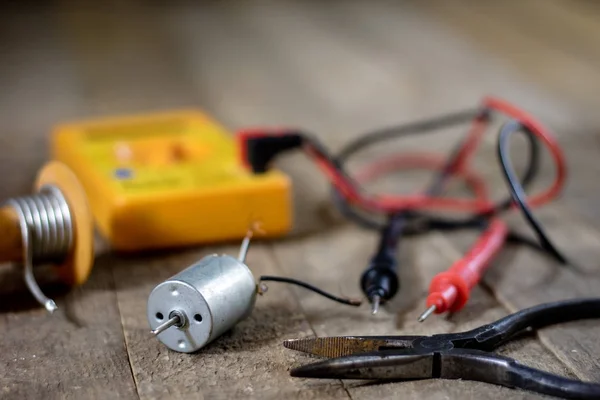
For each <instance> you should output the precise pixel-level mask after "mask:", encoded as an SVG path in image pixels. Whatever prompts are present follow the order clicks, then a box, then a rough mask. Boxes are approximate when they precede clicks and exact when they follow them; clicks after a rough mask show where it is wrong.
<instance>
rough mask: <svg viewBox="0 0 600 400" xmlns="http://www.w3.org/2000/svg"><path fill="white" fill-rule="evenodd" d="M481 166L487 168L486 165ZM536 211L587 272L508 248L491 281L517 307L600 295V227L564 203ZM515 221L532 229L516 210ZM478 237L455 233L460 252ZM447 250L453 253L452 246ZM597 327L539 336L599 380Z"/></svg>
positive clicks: (585, 375)
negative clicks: (598, 259)
mask: <svg viewBox="0 0 600 400" xmlns="http://www.w3.org/2000/svg"><path fill="white" fill-rule="evenodd" d="M481 170H486V167H485V166H484V165H483V164H482V165H481ZM487 170H488V174H486V176H488V177H489V178H490V184H492V185H494V184H495V186H496V187H497V188H502V187H503V186H502V185H504V183H503V181H501V178H500V177H498V175H497V174H494V173H490V172H491V171H489V167H488V168H487ZM544 172H549V171H547V170H546V171H544ZM572 179H576V177H573V178H572ZM535 214H536V216H537V217H538V218H539V219H540V220H541V222H542V223H543V226H544V227H545V229H546V230H547V231H548V232H549V235H550V237H551V238H552V240H553V242H554V243H556V244H557V245H558V246H559V248H560V249H561V250H562V251H564V253H565V254H567V255H568V257H569V258H570V259H571V260H573V262H574V263H575V264H576V265H577V267H579V268H581V271H580V272H576V271H573V270H570V269H565V268H561V267H560V266H559V265H558V264H557V263H556V262H555V261H554V260H552V259H551V258H550V257H549V256H546V255H543V254H540V253H539V252H537V251H534V250H532V249H529V248H526V247H523V246H520V247H517V248H515V249H512V250H507V251H506V255H505V256H504V257H500V258H499V260H498V261H497V262H496V263H494V266H493V267H492V268H491V269H490V271H489V272H488V274H487V275H486V277H485V283H486V285H487V286H489V287H490V288H491V289H492V290H493V292H494V293H495V295H496V296H497V298H498V299H499V300H500V301H501V302H502V303H503V304H505V305H506V306H507V307H509V309H511V310H513V311H516V310H519V309H522V308H526V307H530V306H533V305H536V304H539V303H543V302H548V301H556V300H561V299H566V298H574V297H594V296H597V293H598V290H597V287H598V283H599V278H598V262H597V261H596V260H597V257H598V256H599V252H598V249H599V244H600V235H599V234H598V232H597V228H595V227H594V226H590V225H589V224H587V223H586V224H584V223H582V222H579V221H578V217H577V215H576V214H575V213H573V212H572V211H569V210H568V209H567V208H565V206H564V205H562V204H561V202H560V201H557V202H556V203H553V204H550V205H547V206H544V207H542V208H540V209H539V210H536V213H535ZM509 221H510V223H511V226H513V227H514V228H515V229H518V230H519V231H523V232H525V233H529V234H530V233H531V230H530V228H529V227H528V226H527V224H526V223H525V221H524V220H523V219H522V218H521V216H520V215H518V214H516V213H514V215H511V216H510V217H509ZM440 240H448V239H440ZM473 240H474V235H473V234H463V235H452V237H451V239H450V241H451V242H452V243H454V244H455V245H457V246H458V247H459V249H460V252H463V251H465V250H466V249H467V248H468V246H469V244H470V243H472V241H473ZM439 243H440V242H438V244H439ZM445 248H446V251H450V252H452V250H450V248H449V247H445ZM454 254H455V257H458V256H459V254H458V253H454ZM597 330H598V323H597V322H596V321H582V322H574V323H569V324H565V325H562V326H557V327H552V328H547V329H544V330H543V331H541V332H540V334H539V336H540V338H541V339H542V341H543V343H544V344H545V345H546V346H547V347H548V348H549V349H550V350H552V351H553V352H554V353H555V354H556V355H557V357H558V358H559V359H561V360H562V361H563V362H565V363H566V364H567V365H568V366H569V367H570V368H571V369H572V370H573V371H574V373H576V374H577V376H579V377H580V378H581V379H585V380H591V381H598V380H599V379H600V375H599V372H598V371H600V368H599V366H598V363H597V357H596V355H597V354H598V352H599V351H600V349H598V346H597V344H596V340H595V336H596V335H595V333H596V332H597Z"/></svg>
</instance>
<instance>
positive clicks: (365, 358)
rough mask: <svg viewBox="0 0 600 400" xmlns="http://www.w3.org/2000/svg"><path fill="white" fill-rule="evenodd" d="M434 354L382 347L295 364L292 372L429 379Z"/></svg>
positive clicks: (333, 376)
mask: <svg viewBox="0 0 600 400" xmlns="http://www.w3.org/2000/svg"><path fill="white" fill-rule="evenodd" d="M434 358H435V354H434V353H432V352H430V353H425V354H418V353H415V352H414V351H412V350H382V351H373V352H369V353H364V354H361V355H349V356H343V357H338V358H333V359H329V360H325V361H321V362H316V363H313V364H307V365H304V366H302V367H298V368H294V369H292V370H291V371H290V375H291V376H294V377H300V378H324V379H382V380H389V379H393V380H396V379H427V378H431V377H432V371H433V368H434Z"/></svg>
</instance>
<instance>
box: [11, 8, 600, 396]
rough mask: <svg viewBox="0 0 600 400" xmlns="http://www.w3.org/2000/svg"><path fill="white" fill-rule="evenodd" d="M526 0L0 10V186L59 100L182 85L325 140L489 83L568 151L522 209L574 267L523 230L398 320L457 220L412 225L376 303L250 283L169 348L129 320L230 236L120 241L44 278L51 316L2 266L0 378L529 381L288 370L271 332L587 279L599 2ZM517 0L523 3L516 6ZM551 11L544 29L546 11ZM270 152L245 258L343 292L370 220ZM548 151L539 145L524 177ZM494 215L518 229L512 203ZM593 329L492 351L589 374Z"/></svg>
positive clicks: (147, 385) (465, 317) (16, 187)
mask: <svg viewBox="0 0 600 400" xmlns="http://www.w3.org/2000/svg"><path fill="white" fill-rule="evenodd" d="M542 3H544V4H546V2H542V1H537V0H532V1H529V2H523V4H519V3H518V2H506V3H505V2H503V3H502V4H500V3H497V2H496V3H494V4H492V3H489V2H475V1H470V0H460V1H457V2H455V3H453V5H448V4H447V3H445V2H440V1H426V2H402V3H395V2H385V1H372V2H361V1H343V2H342V1H332V2H327V3H322V2H295V1H275V0H270V1H261V2H239V1H238V2H236V1H220V2H203V3H193V2H182V3H178V4H176V5H174V4H166V3H165V2H159V1H155V2H149V3H144V2H139V1H133V0H131V1H111V2H107V3H105V4H103V5H102V6H99V5H98V3H96V2H92V1H87V2H78V3H74V2H68V1H63V2H58V3H55V4H53V5H51V6H47V7H44V8H43V9H36V10H33V11H32V10H30V9H27V8H26V7H25V8H19V9H13V10H9V11H7V12H6V13H4V15H3V16H0V18H1V22H2V23H1V24H0V29H1V30H2V33H4V35H1V36H0V46H1V47H0V50H1V51H2V55H3V59H4V60H6V62H3V63H1V64H0V72H1V73H0V82H1V83H2V84H3V88H4V89H3V91H4V93H8V94H9V95H8V96H3V97H2V98H0V118H1V119H2V121H3V124H4V127H3V130H4V132H6V133H4V132H3V133H2V134H0V146H1V149H2V151H1V152H0V165H1V166H2V168H3V169H6V170H9V171H11V173H10V174H4V175H3V177H2V185H0V195H2V197H6V196H9V195H15V194H23V193H27V191H28V190H29V187H30V184H31V182H32V180H33V177H34V175H35V172H36V171H37V169H38V168H39V166H40V165H41V164H42V163H43V162H44V160H45V159H46V153H47V152H46V147H47V146H46V144H47V135H46V134H47V132H48V131H49V130H50V128H51V126H52V125H53V124H55V123H57V122H60V121H64V120H68V119H73V118H87V117H90V116H96V117H97V116H104V115H115V114H124V113H132V112H138V111H151V110H163V109H168V108H179V107H189V106H195V107H199V108H202V109H205V110H207V111H208V112H209V113H211V114H212V115H214V116H215V117H216V118H217V119H219V120H220V121H221V122H222V123H224V124H225V125H226V126H227V127H229V128H231V129H232V130H234V129H236V128H239V127H243V126H252V125H272V126H281V125H286V126H300V127H303V128H305V129H307V130H310V131H312V132H315V134H316V135H318V136H319V137H320V138H321V139H322V140H323V141H324V142H325V144H326V145H328V146H329V147H331V148H332V149H334V150H338V149H340V148H341V146H342V145H343V144H344V143H345V142H347V141H348V140H350V139H351V138H352V137H355V136H356V135H358V134H359V133H360V132H363V131H365V130H367V129H371V128H377V127H380V126H385V125H389V124H396V123H399V122H408V121H411V120H414V119H418V118H423V117H428V116H432V115H436V114H439V113H443V112H448V111H454V110H458V109H461V108H467V107H469V108H470V107H473V106H476V105H477V104H478V102H479V101H480V99H481V98H482V96H484V95H486V94H489V93H493V94H496V95H499V96H501V97H505V98H507V99H509V100H512V101H514V102H516V103H518V104H520V105H522V106H524V107H525V108H526V109H527V110H528V111H530V112H531V113H532V114H534V115H536V116H537V117H538V118H540V119H541V120H542V121H544V122H545V123H547V124H548V125H550V126H551V127H552V128H553V129H554V130H555V131H556V132H557V135H558V136H559V139H560V140H561V143H562V144H564V146H565V149H566V152H567V155H568V158H569V160H570V167H571V177H570V179H571V181H570V183H569V188H568V191H567V192H566V193H565V196H564V199H563V200H562V201H561V203H560V204H557V205H554V206H551V207H548V208H546V209H543V210H541V211H540V213H541V214H540V215H541V218H542V220H543V222H544V223H545V224H546V225H547V226H548V228H549V229H550V230H551V234H552V236H553V237H554V238H555V239H556V240H559V241H560V242H561V243H563V246H561V247H563V248H564V249H565V251H566V252H567V253H568V254H570V255H572V257H573V258H574V259H575V260H576V261H577V263H578V264H581V265H583V266H585V275H577V274H575V273H573V272H571V271H564V270H562V269H560V268H559V267H558V266H556V265H555V264H553V263H552V262H551V261H549V260H548V259H547V258H545V257H544V256H541V255H539V254H537V253H534V252H532V251H530V250H527V249H521V248H519V249H517V250H514V251H512V252H510V251H509V250H508V249H507V252H506V253H507V254H505V255H504V256H503V258H501V259H499V260H498V262H497V263H496V265H494V266H493V268H492V269H491V270H490V272H489V274H487V276H486V278H485V283H486V284H485V285H484V286H482V287H478V288H476V289H475V291H474V292H473V297H472V300H471V301H470V303H469V304H468V305H467V307H465V308H464V309H463V311H461V312H460V313H457V314H456V315H453V316H451V317H450V318H441V317H438V316H433V317H432V318H431V319H430V320H428V321H427V322H426V323H425V324H418V323H417V322H416V317H417V316H418V314H419V313H420V311H422V308H423V306H424V297H425V295H426V289H427V284H428V282H429V280H430V279H431V278H432V277H433V276H434V275H435V274H436V273H437V272H440V271H442V270H445V269H447V268H448V267H449V265H450V264H451V262H452V261H453V260H454V259H455V258H456V257H457V255H458V254H460V252H462V251H464V250H465V249H466V248H467V246H468V244H469V243H470V242H471V241H472V240H473V239H474V235H473V234H472V233H464V234H456V235H454V234H453V235H451V237H450V239H449V237H448V236H445V235H444V236H441V235H439V234H432V235H427V236H423V237H419V238H411V239H407V240H406V241H404V242H403V244H402V247H401V249H400V250H399V258H400V260H401V265H402V270H401V275H402V276H401V279H402V284H403V286H402V291H401V293H400V295H399V296H398V297H397V298H396V299H395V300H394V302H392V303H391V304H389V305H388V306H386V309H385V312H382V313H381V314H380V315H377V316H376V317H372V316H371V315H370V313H369V312H368V307H367V306H366V305H365V306H364V307H361V308H359V309H353V308H348V307H344V306H341V305H338V304H335V303H331V302H328V301H326V300H323V299H322V298H320V297H318V296H316V295H314V294H312V293H307V292H306V291H304V290H302V289H299V288H290V287H286V286H284V285H281V284H277V283H271V284H270V285H269V291H268V292H267V293H266V294H265V295H264V296H262V297H260V298H259V299H258V302H257V307H256V309H255V310H254V312H253V314H252V315H251V317H250V318H249V319H247V320H246V321H244V322H242V323H241V324H239V325H238V326H236V327H235V328H234V329H233V330H232V331H231V332H229V333H227V334H226V335H224V336H223V337H221V338H219V339H217V340H216V341H215V342H213V343H212V344H210V345H209V346H207V347H206V348H205V349H202V350H201V351H199V352H198V353H196V354H193V355H189V354H180V353H175V352H172V351H169V350H167V349H166V348H165V347H164V346H162V345H161V344H160V343H159V342H158V341H156V340H155V339H154V338H152V337H151V336H150V333H149V332H148V324H147V321H146V300H147V296H148V294H149V293H150V291H151V289H152V288H153V287H154V286H155V285H156V284H157V283H159V282H161V281H162V280H164V279H166V278H168V277H170V276H172V275H173V274H175V273H177V272H178V271H180V270H181V269H183V268H185V267H187V266H188V265H189V264H191V263H192V262H194V261H196V260H198V259H199V258H201V257H203V256H204V255H207V254H210V253H213V252H226V253H235V252H236V250H237V247H236V244H233V243H229V244H223V245H222V246H199V247H198V248H191V249H186V250H180V251H172V252H157V253H153V254H146V255H139V256H129V257H125V256H119V255H116V254H104V251H101V252H100V253H102V254H101V255H100V257H99V259H98V261H97V264H96V267H95V269H94V273H93V275H92V277H91V278H90V281H89V282H88V283H87V284H86V285H84V286H83V287H82V288H80V289H78V290H76V291H74V292H72V293H70V294H65V293H64V290H62V289H61V288H55V289H54V288H53V289H52V290H53V292H52V293H53V294H56V295H57V296H58V298H59V306H60V307H61V310H62V311H61V312H62V313H63V314H60V315H58V316H54V317H47V316H46V315H45V314H44V312H43V311H42V310H40V309H39V308H38V307H37V305H35V304H34V303H33V301H31V299H30V298H29V296H28V294H27V293H26V292H25V289H24V285H23V283H22V282H21V279H22V278H21V275H20V272H19V271H18V270H16V269H10V268H5V269H3V270H2V271H0V272H2V275H1V276H2V278H3V279H2V280H1V282H2V283H1V285H2V286H1V288H0V293H2V295H1V296H0V297H1V299H2V307H0V309H1V311H2V313H3V314H2V318H0V327H2V328H3V330H4V331H5V338H4V339H5V340H3V342H2V344H0V376H2V378H0V387H1V388H2V391H3V392H2V394H3V396H2V397H5V398H17V397H19V398H22V397H26V398H41V397H44V398H54V397H55V398H93V397H95V398H137V397H139V398H144V399H153V398H206V399H212V398H217V399H221V398H223V399H225V398H261V399H276V398H277V399H278V398H283V397H289V398H307V399H312V398H315V399H316V398H332V399H333V398H336V399H345V398H353V399H369V398H384V399H385V398H397V397H398V394H399V393H401V394H402V397H403V398H404V397H406V398H415V399H417V398H419V399H420V398H433V399H446V398H473V399H476V398H486V397H490V396H495V397H496V396H502V397H504V398H506V399H524V398H527V399H529V398H538V397H541V396H536V395H534V394H531V393H528V392H523V391H516V390H511V389H507V388H501V387H496V386H493V385H488V384H483V383H478V382H469V381H464V380H463V381H443V380H426V381H413V382H398V383H385V384H365V383H364V382H354V381H344V382H341V381H337V380H333V381H314V380H302V379H296V378H291V377H289V373H288V371H289V369H290V368H292V367H293V366H297V365H301V364H304V363H307V362H312V361H314V359H313V358H309V357H306V356H304V355H302V354H298V353H295V352H293V351H290V350H287V349H284V348H283V346H282V345H281V342H282V341H283V340H284V339H287V338H293V337H303V336H312V335H319V336H323V335H346V334H395V333H396V334H433V333H438V332H456V331H461V330H466V329H470V328H473V327H475V326H479V325H481V324H484V323H487V322H490V321H493V320H495V319H497V318H500V317H502V316H504V315H506V314H507V313H508V312H511V311H515V310H517V309H520V308H523V307H528V306H531V305H534V304H537V303H539V302H542V301H548V300H555V299H559V298H563V297H575V296H591V295H595V294H596V293H597V290H595V288H597V286H598V283H599V282H598V269H597V265H596V264H597V262H595V261H594V260H595V256H596V255H597V252H598V249H599V248H600V246H599V245H600V243H599V242H600V235H599V234H598V233H597V228H598V226H600V214H599V213H598V212H597V210H596V206H595V205H596V204H597V201H598V200H600V192H599V191H598V190H597V189H596V186H594V184H593V183H594V182H595V180H596V176H597V168H596V167H594V165H595V163H594V161H593V160H594V157H596V155H597V150H598V143H599V142H598V139H597V133H598V132H597V123H598V122H599V120H598V117H597V115H596V114H597V113H596V110H595V106H596V101H595V99H596V97H597V96H596V93H597V92H598V91H597V90H596V87H597V85H598V69H597V62H598V60H597V57H596V56H597V55H598V49H597V46H594V44H595V38H596V37H597V35H599V34H598V33H597V31H598V30H599V29H600V27H599V26H600V23H597V22H596V20H597V19H596V20H595V19H594V17H593V15H594V14H593V13H594V12H600V10H598V9H597V6H596V5H594V4H593V2H586V1H573V2H568V4H569V5H567V2H565V1H561V0H554V1H549V2H548V4H547V5H542ZM571 4H576V6H571ZM534 15H536V16H538V17H539V19H536V20H535V21H534V22H531V21H532V20H531V18H532V16H534ZM556 24H561V26H564V27H565V30H564V31H560V30H557V29H554V26H555V25H556ZM563 33H564V34H563ZM548 66H552V68H550V67H548ZM32 110H34V111H35V112H32ZM461 133H462V131H461V130H460V129H453V130H448V131H444V132H441V133H439V134H436V135H435V136H431V138H422V137H418V138H410V139H407V140H405V141H402V142H399V143H397V144H396V143H394V144H391V145H382V146H375V147H374V148H373V149H370V150H368V151H365V153H364V155H361V156H359V157H358V158H357V160H356V161H355V162H353V163H352V164H351V168H352V169H353V170H354V168H357V167H359V166H360V165H361V163H362V162H364V161H365V160H367V159H372V158H373V157H377V156H380V155H381V154H388V153H391V152H393V151H397V150H404V151H411V150H415V149H423V147H426V148H427V149H428V150H431V151H440V152H445V151H447V150H449V149H450V148H451V146H452V144H453V143H454V141H455V140H456V139H457V138H458V137H459V135H460V134H461ZM494 140H495V139H494V135H490V136H489V137H488V138H486V144H485V149H484V151H483V153H482V154H481V155H480V156H479V157H478V160H477V162H478V165H479V166H480V168H481V170H482V171H485V172H486V174H487V173H489V176H490V177H491V179H492V180H493V181H494V182H495V183H497V185H494V192H495V193H496V194H505V193H506V189H505V188H504V186H503V184H502V181H501V180H500V178H499V176H498V174H497V170H496V165H495V163H496V161H495V156H494V153H493V144H494ZM546 164H547V163H546ZM278 166H279V167H280V168H282V169H283V170H285V171H286V172H287V173H289V174H290V176H291V177H292V179H293V181H294V200H295V220H296V224H295V228H294V232H293V233H292V234H291V235H290V236H289V237H287V238H282V239H280V240H275V241H272V242H269V243H267V242H263V243H256V244H255V245H253V247H252V248H251V250H250V253H249V259H248V264H249V265H250V267H251V268H252V270H253V272H254V273H255V274H256V275H259V274H275V275H287V276H293V277H297V278H302V279H305V280H308V281H310V282H313V283H317V284H318V285H319V286H322V287H323V288H325V289H327V290H330V291H332V292H336V293H342V294H344V295H347V296H360V289H359V287H358V277H359V276H360V272H361V271H362V269H363V268H364V267H365V266H366V263H367V262H368V258H369V255H370V254H371V252H372V251H373V250H374V247H375V244H376V240H377V238H376V235H374V234H373V232H367V231H364V230H361V229H359V228H357V227H355V226H353V225H351V224H350V223H348V222H346V221H344V220H343V219H341V218H340V216H339V215H337V213H336V212H335V210H333V209H332V206H331V204H330V201H329V188H328V186H327V184H326V181H325V180H324V178H323V177H322V176H321V174H320V173H319V172H318V171H317V169H316V168H315V167H314V166H313V165H312V164H311V163H310V162H309V161H308V160H306V159H305V158H304V157H303V156H301V155H289V156H285V157H283V158H282V159H281V160H279V161H278ZM551 172H552V170H551V168H550V166H548V165H545V166H544V169H543V174H544V176H550V174H551ZM426 176H427V175H425V174H423V173H410V174H406V175H403V178H402V179H399V178H398V176H394V177H392V178H391V179H389V180H384V181H382V182H379V183H377V185H374V188H377V189H386V188H387V189H390V188H391V189H392V190H396V191H409V190H416V189H419V188H420V187H421V184H422V182H423V179H425V177H426ZM581 215H582V216H583V217H581ZM582 220H583V222H582ZM510 221H511V224H512V226H514V227H516V228H519V229H523V228H524V227H523V224H522V222H520V220H519V218H517V217H516V216H515V217H512V218H511V219H510ZM101 247H102V246H101ZM42 279H43V280H44V282H46V279H47V278H46V277H45V275H44V277H42ZM597 330H598V324H597V323H596V322H595V321H587V322H576V323H570V324H567V325H565V326H558V327H552V328H547V329H544V330H543V331H541V332H540V334H539V340H538V337H528V338H524V339H522V340H519V341H516V342H514V343H511V344H509V345H506V346H504V347H502V348H501V349H499V352H500V353H501V354H505V355H508V356H510V357H513V358H515V359H517V360H519V361H521V362H523V363H525V364H527V365H530V366H534V367H536V368H541V369H544V370H547V371H551V372H554V373H557V374H560V375H563V376H569V377H579V378H582V379H585V380H594V381H598V380H600V375H599V372H598V371H600V366H599V365H598V364H597V361H596V359H597V357H596V356H597V354H600V349H599V348H598V346H597V344H596V343H594V337H595V336H597V334H596V332H597ZM33 355H35V358H34V357H33Z"/></svg>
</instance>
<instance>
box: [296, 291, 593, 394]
mask: <svg viewBox="0 0 600 400" xmlns="http://www.w3.org/2000/svg"><path fill="white" fill-rule="evenodd" d="M590 318H600V298H591V299H574V300H565V301H559V302H555V303H546V304H541V305H538V306H535V307H531V308H528V309H525V310H522V311H519V312H517V313H514V314H511V315H509V316H507V317H504V318H502V319H499V320H497V321H496V322H493V323H491V324H487V325H484V326H481V327H479V328H476V329H473V330H470V331H466V332H460V333H451V334H439V335H432V336H340V337H325V338H306V339H293V340H288V341H286V342H285V343H284V346H285V347H288V348H290V349H293V350H298V351H303V352H306V353H310V354H314V355H318V356H324V357H337V358H330V359H329V360H325V361H321V362H317V363H314V364H308V365H304V366H302V367H298V368H295V369H293V370H292V371H291V375H292V376H297V377H309V378H328V379H396V380H397V379H429V378H444V379H466V380H474V381H481V382H487V383H492V384H496V385H502V386H507V387H512V388H521V389H525V390H530V391H534V392H538V393H543V394H547V395H551V396H560V397H564V398H578V399H598V398H600V384H596V383H587V382H581V381H576V380H572V379H568V378H564V377H561V376H558V375H554V374H551V373H548V372H545V371H541V370H537V369H534V368H530V367H527V366H525V365H522V364H520V363H519V362H517V361H515V360H513V359H511V358H508V357H503V356H499V355H496V354H492V353H490V351H491V350H493V349H494V348H496V347H498V346H499V345H501V344H502V343H505V342H507V341H509V340H510V339H512V338H514V337H515V336H516V335H518V334H520V333H522V332H523V331H524V330H526V329H539V328H542V327H544V326H548V325H554V324H557V323H563V322H569V321H575V320H579V319H590Z"/></svg>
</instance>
